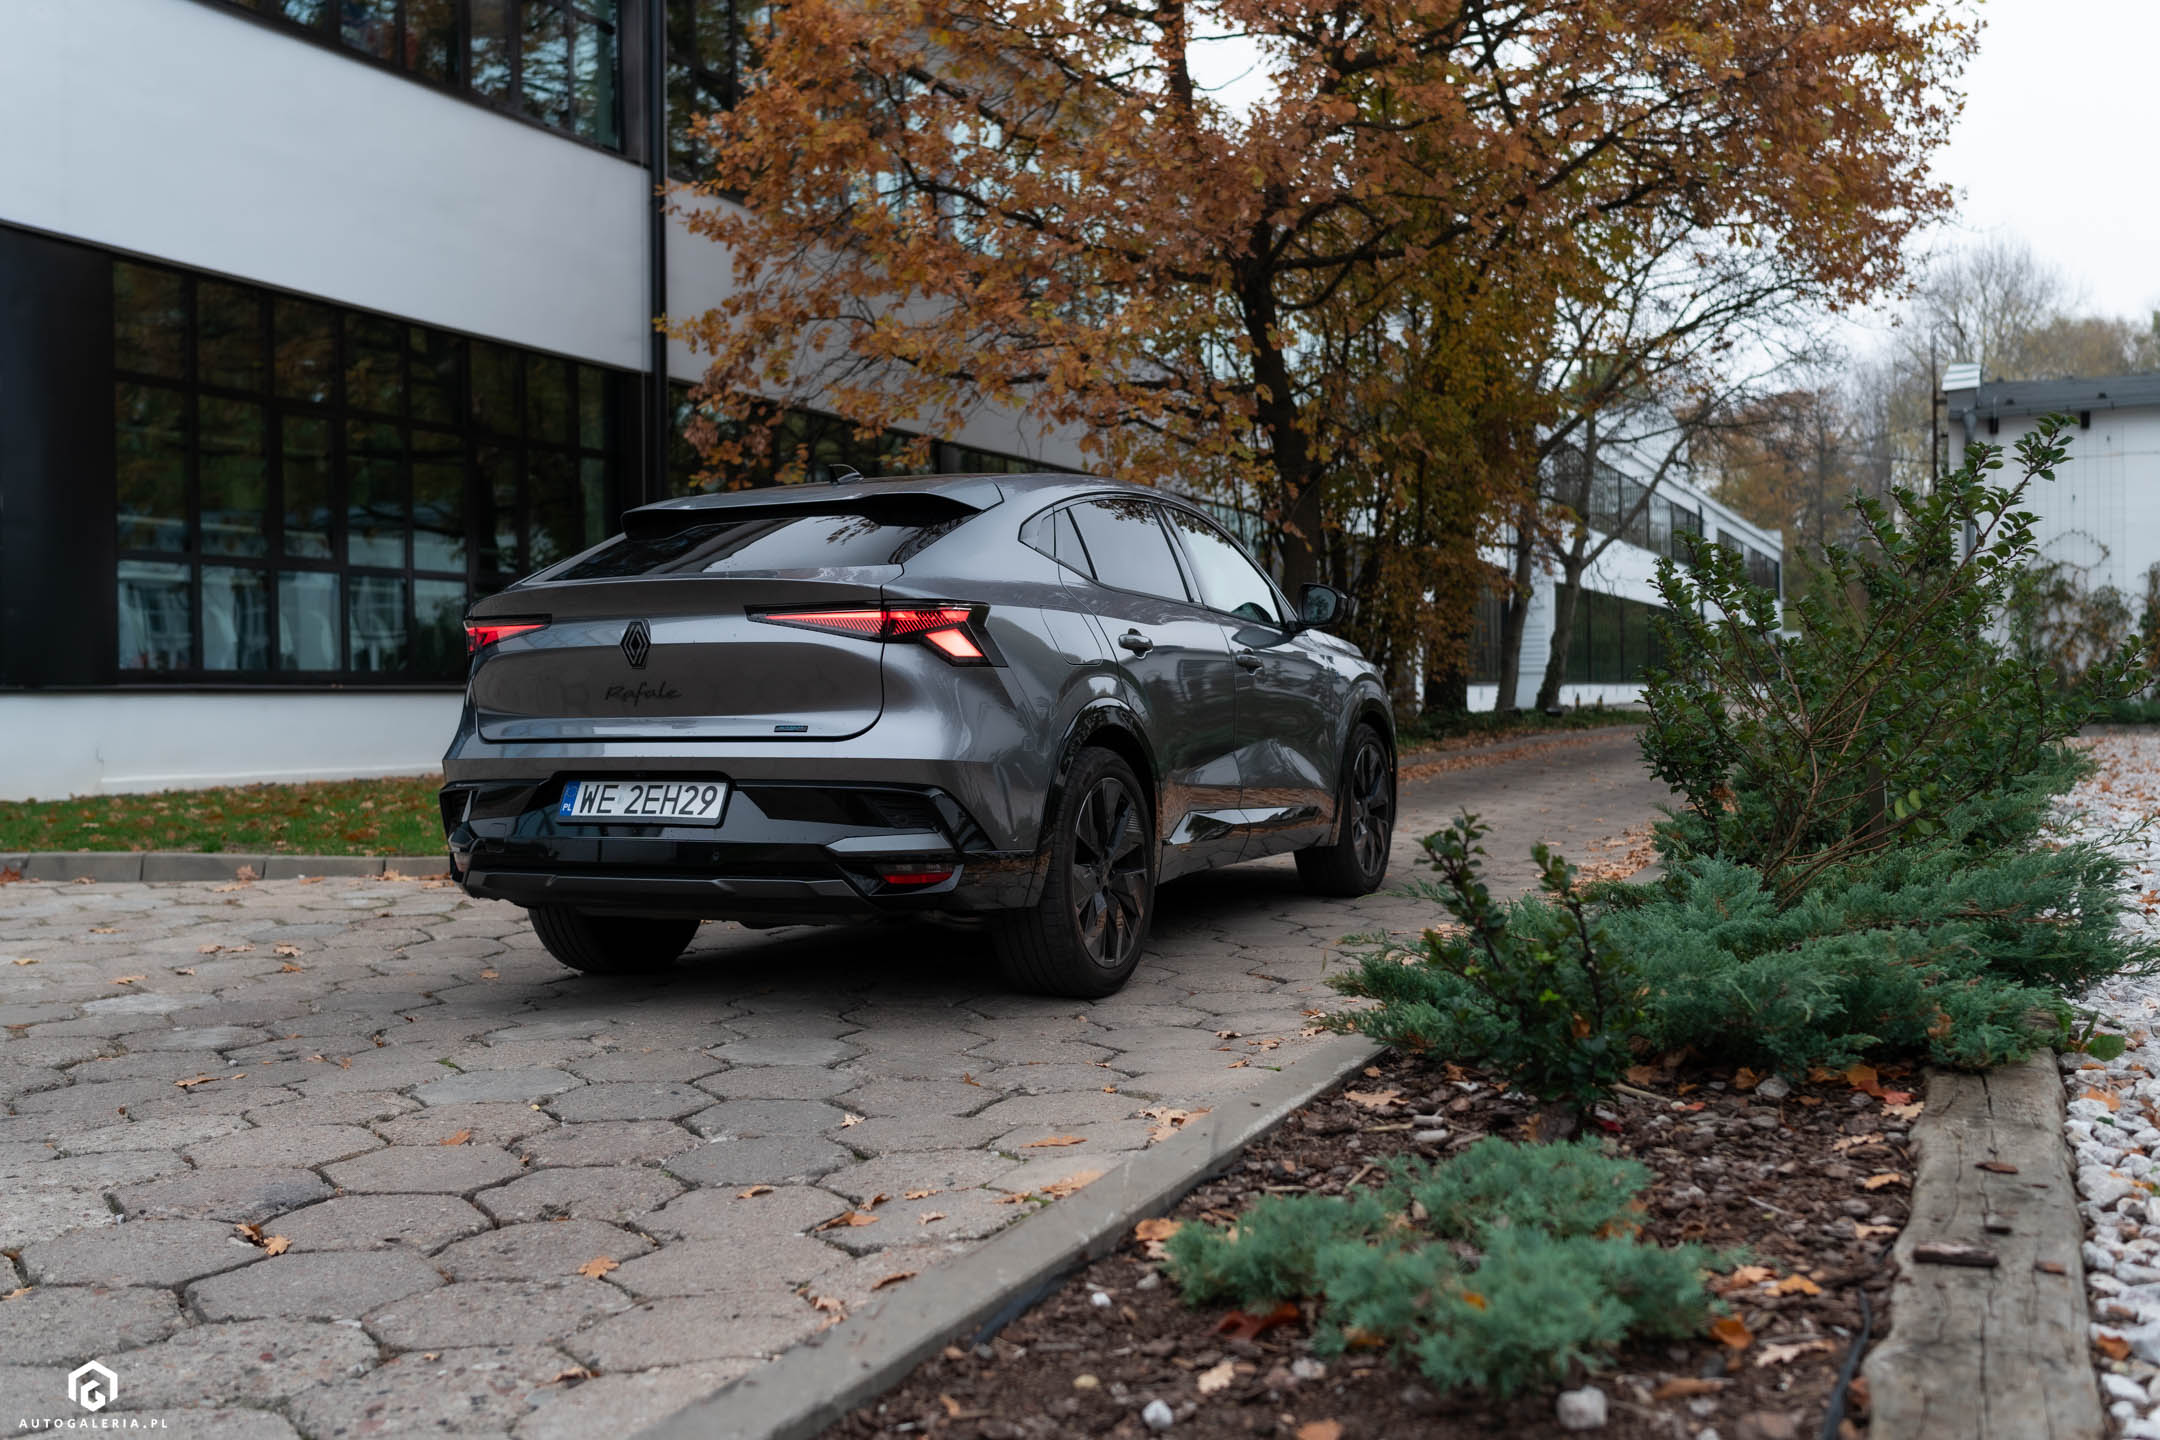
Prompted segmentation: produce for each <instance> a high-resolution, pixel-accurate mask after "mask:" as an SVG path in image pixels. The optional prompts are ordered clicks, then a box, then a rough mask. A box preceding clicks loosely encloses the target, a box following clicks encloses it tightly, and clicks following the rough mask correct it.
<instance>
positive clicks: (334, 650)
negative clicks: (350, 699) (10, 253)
mask: <svg viewBox="0 0 2160 1440" xmlns="http://www.w3.org/2000/svg"><path fill="white" fill-rule="evenodd" d="M364 10H365V7H348V9H347V12H346V13H347V14H348V15H356V16H361V17H362V18H363V19H364V18H365V16H364V14H363V11H364ZM371 13H375V14H378V15H385V14H387V15H391V16H392V18H393V19H395V14H394V12H393V10H392V9H390V8H389V7H378V8H377V9H376V10H375V11H374V12H371ZM354 23H355V24H358V23H360V22H359V21H358V20H356V21H354ZM113 298H114V305H115V324H114V336H113V359H114V365H115V368H116V385H115V388H114V394H113V429H114V441H115V449H116V460H117V465H116V472H115V491H116V493H115V501H116V505H115V515H116V523H117V534H116V536H115V539H116V541H117V543H118V546H119V552H120V564H119V569H118V574H117V579H116V584H117V594H116V599H117V602H118V606H117V634H116V637H115V645H116V659H117V663H118V665H119V667H120V668H121V669H122V670H123V671H129V672H136V671H164V672H175V673H177V674H180V675H194V676H200V677H208V676H213V675H214V676H220V677H226V678H243V677H244V678H249V679H255V680H263V679H276V678H281V677H282V678H291V679H296V680H307V679H328V678H334V677H337V676H340V675H348V674H350V675H365V676H370V677H380V678H382V679H386V680H394V679H403V680H443V679H455V678H456V677H457V676H458V675H460V674H462V673H463V671H464V666H465V649H464V634H463V626H462V621H463V617H464V611H465V606H466V604H467V602H468V601H469V599H470V598H471V597H472V596H473V595H475V594H485V593H490V592H492V591H495V590H499V589H501V588H502V587H503V586H504V585H506V584H508V583H509V582H510V581H511V580H512V579H513V578H514V577H516V576H518V575H520V574H524V573H526V572H527V571H530V570H533V569H536V568H538V567H540V566H542V565H546V564H551V563H553V562H554V561H556V560H558V559H561V558H562V557H564V556H566V555H571V554H575V553H576V552H578V551H580V550H583V549H585V548H586V547H587V546H589V545H593V544H595V543H597V542H598V541H599V540H601V539H602V538H604V537H605V536H606V535H607V533H608V532H609V531H610V530H612V529H613V528H614V517H615V514H616V511H617V508H618V504H617V488H618V477H619V470H620V460H619V456H620V452H621V449H622V447H621V445H620V444H619V442H618V439H617V436H616V433H615V432H616V427H617V421H616V416H617V414H618V412H619V409H620V405H621V395H620V391H621V389H622V384H623V381H622V377H620V376H619V375H617V374H615V373H613V372H609V371H603V370H600V369H598V368H596V367H593V366H590V365H579V364H575V363H573V362H570V361H566V360H560V359H556V358H554V357H552V356H546V355H538V354H533V353H530V352H527V351H522V350H515V349H511V348H508V347H505V346H500V345H490V344H486V343H483V342H480V341H468V340H466V339H464V338H463V337H461V336H457V335H452V334H448V333H446V332H443V331H439V330H431V329H428V328H426V327H424V326H418V325H410V324H407V323H405V322H403V321H398V320H389V319H385V318H383V317H381V316H376V315H367V314H362V313H359V312H355V311H341V310H338V309H336V308H335V307H332V306H328V305H321V304H317V303H316V302H313V301H308V300H301V299H297V298H294V297H290V296H280V295H272V294H269V293H267V292H265V291H263V290H261V289H258V288H256V287H254V286H249V285H239V284H234V283H232V282H229V281H224V280H216V279H212V278H210V277H207V276H194V275H190V274H188V273H186V272H184V271H179V270H173V269H168V268H166V267H163V266H151V265H141V264H136V263H134V262H131V261H120V260H116V261H115V262H114V263H113Z"/></svg>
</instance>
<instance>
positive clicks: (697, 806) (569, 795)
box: [555, 780, 727, 825]
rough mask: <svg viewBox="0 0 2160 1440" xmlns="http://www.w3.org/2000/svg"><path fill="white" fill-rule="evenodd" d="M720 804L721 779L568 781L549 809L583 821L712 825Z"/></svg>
mask: <svg viewBox="0 0 2160 1440" xmlns="http://www.w3.org/2000/svg"><path fill="white" fill-rule="evenodd" d="M726 805H727V782H725V781H722V780H572V781H570V782H569V783H568V784H566V785H564V786H563V794H562V806H561V808H560V809H558V810H557V811H556V812H555V813H556V815H557V816H558V817H559V818H561V819H564V820H570V821H582V822H585V823H588V824H607V823H610V822H627V823H636V824H647V825H718V824H719V823H720V812H721V810H722V809H724V808H725V807H726Z"/></svg>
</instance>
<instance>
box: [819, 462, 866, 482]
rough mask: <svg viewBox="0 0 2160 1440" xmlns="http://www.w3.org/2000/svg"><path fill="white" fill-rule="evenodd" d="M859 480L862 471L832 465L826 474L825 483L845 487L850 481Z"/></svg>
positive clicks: (848, 466) (850, 467) (845, 466)
mask: <svg viewBox="0 0 2160 1440" xmlns="http://www.w3.org/2000/svg"><path fill="white" fill-rule="evenodd" d="M860 479H862V471H860V470H857V469H856V468H855V467H854V466H852V465H834V466H832V467H831V468H830V469H829V470H828V471H827V472H826V477H825V483H826V484H828V485H845V484H846V483H847V482H848V481H850V480H860Z"/></svg>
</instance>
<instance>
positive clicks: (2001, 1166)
mask: <svg viewBox="0 0 2160 1440" xmlns="http://www.w3.org/2000/svg"><path fill="white" fill-rule="evenodd" d="M1973 1169H1975V1170H1985V1171H1987V1172H1988V1173H1989V1174H1991V1175H2015V1174H2017V1173H2018V1167H2017V1166H2015V1165H2012V1164H2011V1163H2010V1162H2009V1161H2007V1160H1982V1161H1981V1162H1980V1163H1979V1164H1977V1165H1975V1166H1973Z"/></svg>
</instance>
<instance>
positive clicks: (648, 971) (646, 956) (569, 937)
mask: <svg viewBox="0 0 2160 1440" xmlns="http://www.w3.org/2000/svg"><path fill="white" fill-rule="evenodd" d="M529 913H530V914H531V916H532V927H533V931H534V933H535V934H537V935H538V936H539V937H540V943H541V944H542V945H545V946H547V951H548V954H550V955H553V956H554V957H555V958H556V959H557V960H560V961H562V963H563V964H565V965H567V966H569V967H570V968H571V969H572V970H580V971H583V972H584V973H585V974H587V975H655V974H658V973H659V972H660V971H662V970H665V969H667V968H668V967H669V966H670V965H672V964H674V963H675V959H676V957H677V956H679V955H681V954H682V952H683V950H684V949H685V948H686V947H687V946H688V945H689V944H690V941H691V939H692V938H693V937H695V936H696V934H697V931H698V922H697V919H696V918H695V917H694V916H693V917H689V918H684V919H677V918H674V917H670V916H658V917H652V918H647V917H644V916H637V915H587V914H586V913H584V912H583V911H581V910H573V909H571V908H570V907H569V906H567V905H535V906H533V907H532V909H531V911H530V912H529Z"/></svg>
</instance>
